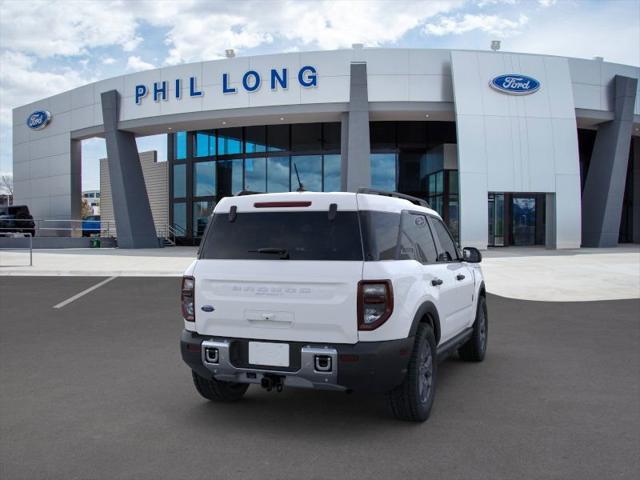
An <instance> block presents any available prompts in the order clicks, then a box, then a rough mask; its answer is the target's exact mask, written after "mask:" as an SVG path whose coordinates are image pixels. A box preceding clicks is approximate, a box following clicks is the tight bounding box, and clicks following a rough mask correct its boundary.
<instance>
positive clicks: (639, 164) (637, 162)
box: [631, 136, 640, 243]
mask: <svg viewBox="0 0 640 480" xmlns="http://www.w3.org/2000/svg"><path fill="white" fill-rule="evenodd" d="M631 141H632V142H633V158H632V159H631V161H632V162H633V169H632V171H631V174H632V175H633V179H632V182H633V201H632V203H631V208H632V209H633V213H632V216H631V219H632V220H631V221H632V223H633V236H632V238H631V239H632V241H633V243H640V136H635V137H633V139H632V140H631Z"/></svg>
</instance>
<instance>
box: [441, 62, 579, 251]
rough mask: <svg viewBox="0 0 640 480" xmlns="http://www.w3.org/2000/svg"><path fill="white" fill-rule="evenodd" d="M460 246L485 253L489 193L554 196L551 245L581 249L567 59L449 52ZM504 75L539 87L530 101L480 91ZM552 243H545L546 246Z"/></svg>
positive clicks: (571, 97)
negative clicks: (521, 74) (522, 74)
mask: <svg viewBox="0 0 640 480" xmlns="http://www.w3.org/2000/svg"><path fill="white" fill-rule="evenodd" d="M451 58H452V69H453V85H454V92H455V109H456V124H457V129H458V155H459V158H458V162H459V170H460V201H461V205H460V214H461V219H460V225H461V243H462V244H463V245H471V246H476V247H478V248H486V246H487V242H488V239H487V236H488V232H487V223H488V218H487V209H486V208H482V209H478V208H477V206H478V205H486V203H487V194H488V192H539V193H543V192H546V193H555V195H556V216H555V218H556V245H557V247H558V248H577V247H579V246H580V224H581V223H580V169H579V160H578V139H577V127H576V119H575V106H574V103H573V96H572V93H571V76H570V72H569V64H568V62H567V59H565V58H560V57H542V56H532V55H493V54H492V53H489V52H452V56H451ZM504 72H527V75H530V76H532V77H534V78H536V79H538V80H539V81H540V82H541V85H542V86H541V88H540V90H539V91H538V92H536V93H534V94H531V95H521V96H515V95H505V94H503V93H501V92H497V91H495V90H493V89H491V88H488V87H487V79H491V78H494V77H495V76H497V75H500V74H503V73H504ZM551 240H553V239H549V241H551Z"/></svg>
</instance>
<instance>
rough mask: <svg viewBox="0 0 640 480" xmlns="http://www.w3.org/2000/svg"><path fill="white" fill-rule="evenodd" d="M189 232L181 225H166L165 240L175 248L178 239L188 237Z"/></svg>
mask: <svg viewBox="0 0 640 480" xmlns="http://www.w3.org/2000/svg"><path fill="white" fill-rule="evenodd" d="M186 234H187V231H186V230H185V229H184V228H182V227H181V226H180V225H176V224H169V223H167V224H165V225H164V234H163V238H164V239H166V240H167V242H169V243H170V244H171V245H172V246H174V247H175V245H176V243H177V240H176V239H177V238H178V237H184V236H186Z"/></svg>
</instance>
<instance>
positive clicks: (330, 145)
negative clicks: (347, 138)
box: [322, 122, 342, 150]
mask: <svg viewBox="0 0 640 480" xmlns="http://www.w3.org/2000/svg"><path fill="white" fill-rule="evenodd" d="M341 129H342V124H340V123H337V122H336V123H325V124H324V126H323V131H322V132H323V143H322V148H323V150H340V138H341Z"/></svg>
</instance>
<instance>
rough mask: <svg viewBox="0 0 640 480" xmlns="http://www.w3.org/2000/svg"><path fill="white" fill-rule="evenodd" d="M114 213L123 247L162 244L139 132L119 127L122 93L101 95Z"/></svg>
mask: <svg viewBox="0 0 640 480" xmlns="http://www.w3.org/2000/svg"><path fill="white" fill-rule="evenodd" d="M101 99H102V118H103V121H104V131H105V140H106V144H107V159H108V160H107V163H108V165H109V177H110V180H111V197H112V201H113V214H114V217H115V221H116V230H117V232H118V247H120V248H157V247H159V246H160V242H159V241H158V236H157V234H156V229H155V226H154V224H153V216H152V215H151V207H150V206H149V197H148V196H147V189H146V187H145V184H144V177H143V176H142V166H141V165H140V158H139V156H138V147H137V145H136V138H135V135H134V134H133V133H131V132H125V131H122V130H118V118H119V107H120V95H119V94H118V92H117V90H110V91H108V92H104V93H102V95H101Z"/></svg>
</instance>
